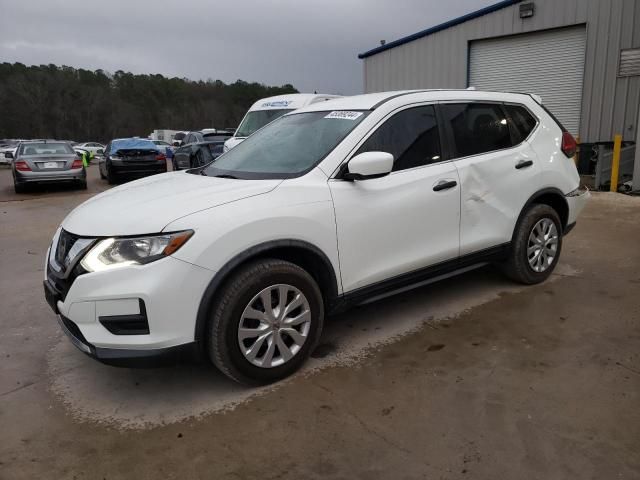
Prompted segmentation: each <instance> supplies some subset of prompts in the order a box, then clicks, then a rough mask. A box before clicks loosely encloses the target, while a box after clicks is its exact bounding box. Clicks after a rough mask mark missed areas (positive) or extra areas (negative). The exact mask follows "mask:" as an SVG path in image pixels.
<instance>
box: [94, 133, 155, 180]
mask: <svg viewBox="0 0 640 480" xmlns="http://www.w3.org/2000/svg"><path fill="white" fill-rule="evenodd" d="M98 169H99V170H100V178H102V179H107V181H108V182H109V184H110V185H114V184H116V183H118V182H119V181H120V180H121V179H123V178H125V177H128V178H132V177H136V178H140V177H146V176H148V175H154V174H156V173H163V172H166V171H167V157H166V155H165V154H164V153H163V152H160V151H159V150H158V147H157V146H156V145H155V143H153V142H152V141H151V140H147V139H146V138H118V139H116V140H111V141H110V142H109V143H108V144H107V146H106V147H105V151H104V156H102V157H99V158H98Z"/></svg>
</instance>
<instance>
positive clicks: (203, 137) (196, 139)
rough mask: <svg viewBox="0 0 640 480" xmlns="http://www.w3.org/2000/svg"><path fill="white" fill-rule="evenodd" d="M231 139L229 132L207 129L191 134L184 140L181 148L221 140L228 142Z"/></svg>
mask: <svg viewBox="0 0 640 480" xmlns="http://www.w3.org/2000/svg"><path fill="white" fill-rule="evenodd" d="M230 137H231V134H230V133H229V132H228V131H227V130H216V129H215V128H207V129H204V130H199V131H194V132H189V133H187V134H186V135H185V137H184V138H183V139H182V144H181V146H185V145H191V144H192V143H200V142H207V141H218V140H220V139H222V140H223V143H224V141H226V140H227V139H229V138H230Z"/></svg>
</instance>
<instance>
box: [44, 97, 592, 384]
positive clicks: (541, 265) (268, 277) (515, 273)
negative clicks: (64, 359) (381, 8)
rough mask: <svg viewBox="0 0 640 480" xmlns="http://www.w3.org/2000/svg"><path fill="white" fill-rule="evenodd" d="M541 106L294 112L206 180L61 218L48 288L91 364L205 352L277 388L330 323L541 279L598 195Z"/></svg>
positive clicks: (128, 190) (362, 102)
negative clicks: (342, 315)
mask: <svg viewBox="0 0 640 480" xmlns="http://www.w3.org/2000/svg"><path fill="white" fill-rule="evenodd" d="M575 151H576V142H575V140H574V139H573V137H572V136H571V135H570V134H569V133H568V132H567V131H566V130H565V129H564V128H563V127H562V125H560V124H559V123H558V122H557V121H556V120H555V119H554V118H553V116H552V115H551V114H549V113H548V112H547V111H546V110H545V108H544V107H543V106H542V105H541V104H540V103H539V102H538V101H537V100H536V99H535V98H534V97H532V96H530V95H524V94H511V93H495V92H479V91H465V90H449V91H445V90H442V91H435V90H432V91H406V92H385V93H375V94H368V95H360V96H354V97H345V98H341V99H337V100H331V101H328V102H323V103H316V104H313V105H310V106H307V107H305V108H302V109H300V110H297V111H295V112H292V113H289V114H286V115H284V116H283V117H281V118H279V119H278V120H276V121H274V122H272V123H270V124H269V125H267V126H266V127H264V128H263V129H261V130H260V131H259V132H256V133H255V134H254V135H252V136H251V137H249V138H248V139H247V140H245V141H244V142H243V143H242V144H240V145H238V146H237V147H235V148H234V149H232V150H230V151H228V152H227V153H225V154H224V155H222V156H220V157H219V158H218V159H217V160H216V161H215V162H213V163H210V164H208V165H207V166H205V167H203V168H198V169H193V170H187V171H185V172H176V173H170V174H167V175H161V176H157V177H154V178H152V179H145V180H140V181H137V182H134V183H131V184H129V185H126V186H123V187H120V188H119V189H117V190H112V191H109V192H104V193H102V194H99V195H97V196H95V197H93V198H92V199H91V200H89V201H87V202H86V203H84V204H82V205H80V206H79V207H77V208H76V209H75V210H74V211H72V212H71V213H70V214H69V215H68V216H67V218H65V219H64V221H63V222H62V224H61V226H60V228H59V229H58V230H57V232H56V234H55V236H54V238H53V241H52V244H51V247H50V250H49V251H48V253H47V265H48V266H47V269H46V276H45V295H46V298H47V299H48V301H49V303H50V305H51V307H52V308H53V310H54V311H55V312H56V313H58V314H59V315H60V317H59V318H60V324H61V326H62V329H63V330H64V331H65V332H66V333H67V334H68V335H69V336H70V338H71V341H72V342H73V343H74V344H75V345H76V346H77V347H78V348H79V349H80V350H82V351H84V352H85V353H87V354H88V355H90V356H92V357H94V358H97V359H98V360H101V361H103V362H107V363H115V362H119V363H127V362H129V363H130V362H132V361H134V360H135V359H140V358H143V357H144V358H147V359H148V358H153V357H155V356H158V355H168V354H171V353H175V352H181V351H185V350H190V349H195V350H196V351H203V352H205V353H206V354H207V355H208V357H209V358H210V359H211V361H212V362H213V363H214V364H215V365H216V366H217V367H218V368H219V369H220V370H221V371H222V372H224V373H225V374H226V375H228V376H229V377H231V378H233V379H235V380H237V381H240V382H243V383H246V384H264V383H269V382H273V381H276V380H278V379H281V378H283V377H285V376H287V375H289V374H291V373H292V372H294V371H295V370H296V369H298V368H299V367H300V366H301V365H302V364H303V363H304V361H305V359H306V358H307V357H308V356H309V354H310V352H311V351H312V350H313V348H314V347H315V345H316V344H317V343H318V340H319V338H320V335H321V332H322V325H323V321H324V317H325V315H326V314H329V313H333V312H337V311H340V310H343V309H344V308H346V307H348V306H351V305H358V304H362V303H365V302H371V301H374V300H376V299H379V298H382V297H385V296H388V295H392V294H394V293H397V292H401V291H407V290H409V289H410V288H414V287H416V286H420V285H424V284H425V283H428V282H431V281H435V280H438V279H441V278H443V277H448V276H451V275H454V274H457V273H462V272H465V271H468V270H470V269H472V268H476V267H479V266H482V265H486V264H487V263H490V262H494V263H496V264H497V265H499V266H500V267H501V268H502V269H503V270H504V272H505V273H506V274H507V275H508V276H509V277H510V278H512V279H514V280H516V281H518V282H520V283H523V284H535V283H539V282H542V281H544V280H545V279H547V278H548V277H549V275H550V274H551V272H552V271H553V270H554V268H555V266H556V264H557V262H558V259H559V257H560V253H561V249H562V242H563V236H564V235H566V234H567V233H568V232H569V231H570V230H571V229H572V228H573V226H574V225H575V223H576V219H577V217H578V214H579V213H580V211H581V210H582V208H583V206H584V204H585V202H586V200H587V198H588V196H589V194H588V191H586V190H582V189H580V187H579V185H580V178H579V176H578V173H577V171H576V167H575V164H574V161H573V156H574V154H575Z"/></svg>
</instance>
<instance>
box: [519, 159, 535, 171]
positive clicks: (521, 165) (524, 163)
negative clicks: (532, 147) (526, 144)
mask: <svg viewBox="0 0 640 480" xmlns="http://www.w3.org/2000/svg"><path fill="white" fill-rule="evenodd" d="M531 165H533V160H520V161H519V162H518V163H516V170H520V169H521V168H527V167H530V166H531Z"/></svg>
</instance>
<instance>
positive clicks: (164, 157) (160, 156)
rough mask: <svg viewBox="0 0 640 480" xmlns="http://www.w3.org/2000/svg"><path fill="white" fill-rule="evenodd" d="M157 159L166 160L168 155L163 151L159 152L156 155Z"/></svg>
mask: <svg viewBox="0 0 640 480" xmlns="http://www.w3.org/2000/svg"><path fill="white" fill-rule="evenodd" d="M156 160H158V161H159V162H166V161H167V157H166V155H163V154H162V153H159V154H158V155H156Z"/></svg>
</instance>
